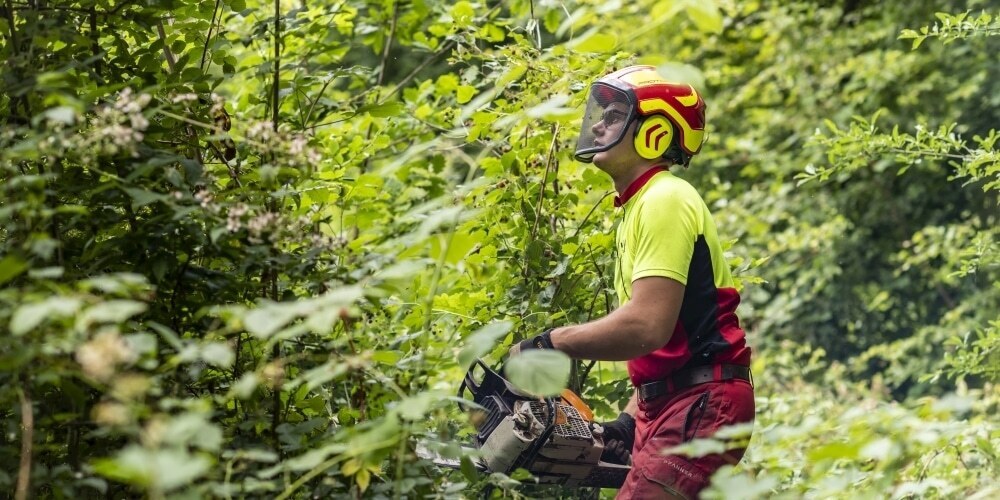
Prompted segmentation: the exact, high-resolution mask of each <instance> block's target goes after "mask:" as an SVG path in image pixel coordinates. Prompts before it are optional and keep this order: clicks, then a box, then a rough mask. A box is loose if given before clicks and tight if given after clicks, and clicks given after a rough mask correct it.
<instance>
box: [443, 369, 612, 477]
mask: <svg viewBox="0 0 1000 500" xmlns="http://www.w3.org/2000/svg"><path fill="white" fill-rule="evenodd" d="M477 367H478V368H479V369H481V370H482V372H483V375H482V380H480V381H477V380H476V377H475V376H474V371H475V370H476V369H477ZM466 390H468V391H469V393H470V394H471V395H472V397H473V402H474V403H476V405H478V407H477V408H475V409H473V410H472V411H474V412H479V414H478V415H477V416H476V418H474V419H473V421H474V422H476V424H477V425H476V430H477V434H476V436H475V445H476V446H477V447H478V448H479V450H480V452H481V455H482V465H483V466H485V468H486V469H487V470H489V471H490V472H503V473H505V474H510V473H512V472H514V470H516V469H518V468H524V469H526V470H528V471H529V472H531V473H532V474H533V475H535V476H536V477H537V478H538V481H539V483H541V484H560V485H564V486H568V487H600V488H618V487H620V486H621V485H622V483H623V482H624V481H625V476H626V475H627V474H628V472H629V470H631V467H629V466H627V465H619V464H613V463H608V462H604V461H602V460H601V453H603V451H604V429H603V428H602V427H601V426H600V425H599V424H597V423H594V422H593V421H592V418H593V417H592V415H591V414H590V411H589V409H587V408H585V407H584V408H579V407H578V406H580V405H582V402H580V401H579V399H578V398H576V397H575V395H572V396H569V397H567V398H546V399H537V398H533V397H531V396H526V395H523V394H521V393H519V392H518V391H517V390H516V389H514V387H513V386H512V385H511V384H510V382H508V381H507V380H506V379H505V378H503V377H502V376H500V375H499V374H498V373H496V372H495V371H493V370H491V369H490V368H489V367H487V366H486V365H485V364H483V363H482V361H476V363H475V364H474V365H473V366H472V368H471V369H470V370H469V372H468V373H467V374H466V376H465V380H464V382H463V383H462V387H461V388H460V389H459V396H463V395H464V393H465V391H466ZM571 394H572V393H571ZM570 401H573V403H571V402H570Z"/></svg>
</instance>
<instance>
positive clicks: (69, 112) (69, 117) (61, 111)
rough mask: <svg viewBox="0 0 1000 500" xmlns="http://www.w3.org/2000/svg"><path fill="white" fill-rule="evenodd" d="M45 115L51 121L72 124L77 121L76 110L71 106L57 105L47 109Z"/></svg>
mask: <svg viewBox="0 0 1000 500" xmlns="http://www.w3.org/2000/svg"><path fill="white" fill-rule="evenodd" d="M45 117H46V118H48V119H49V121H54V122H59V123H64V124H66V125H72V124H73V123H74V122H76V110H74V109H73V108H72V107H70V106H56V107H54V108H49V109H47V110H45Z"/></svg>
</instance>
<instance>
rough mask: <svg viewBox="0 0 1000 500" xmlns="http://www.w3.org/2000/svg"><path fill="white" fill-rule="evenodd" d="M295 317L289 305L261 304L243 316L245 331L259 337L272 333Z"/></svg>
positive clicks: (265, 336) (268, 335)
mask: <svg viewBox="0 0 1000 500" xmlns="http://www.w3.org/2000/svg"><path fill="white" fill-rule="evenodd" d="M294 318H295V311H293V310H292V309H291V308H289V307H276V306H267V305H265V306H261V307H258V308H257V309H253V310H251V311H250V312H248V313H247V314H246V316H244V317H243V324H244V326H245V327H246V329H247V331H248V332H250V333H252V334H253V335H256V336H257V337H260V338H267V337H270V336H271V335H274V334H275V333H276V332H277V331H278V330H280V329H281V328H282V327H284V326H285V325H287V324H288V322H289V321H291V320H292V319H294Z"/></svg>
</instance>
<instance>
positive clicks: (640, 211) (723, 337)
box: [511, 66, 754, 499]
mask: <svg viewBox="0 0 1000 500" xmlns="http://www.w3.org/2000/svg"><path fill="white" fill-rule="evenodd" d="M704 125H705V103H704V101H703V100H702V98H701V96H700V95H699V94H698V93H697V92H696V91H695V90H694V88H692V87H691V86H690V85H685V84H676V83H669V82H667V81H666V80H665V79H664V78H663V77H662V76H660V75H659V74H657V72H656V70H655V69H654V68H653V67H651V66H632V67H628V68H625V69H622V70H619V71H616V72H614V73H611V74H609V75H607V76H605V77H603V78H601V79H599V80H597V81H596V82H594V83H593V84H592V85H591V88H590V95H589V98H588V103H587V109H586V111H585V115H584V120H583V125H582V127H581V131H580V139H579V142H578V143H577V150H576V155H575V156H576V158H577V159H578V160H580V161H584V162H593V163H594V165H596V166H597V167H598V168H600V169H601V170H603V171H604V172H606V173H607V174H608V175H610V176H611V178H612V179H613V180H614V184H615V189H616V190H617V191H618V197H617V198H616V199H615V206H616V207H619V209H620V210H619V215H620V216H621V217H622V220H621V223H620V224H619V226H618V232H617V235H616V243H615V244H616V249H617V254H618V255H617V258H616V261H617V263H616V270H615V271H616V272H615V288H616V291H617V293H618V298H619V307H618V308H617V309H615V310H614V311H613V312H611V313H610V314H608V315H607V316H605V317H603V318H601V319H598V320H596V321H592V322H589V323H586V324H581V325H571V326H564V327H560V328H555V329H550V330H548V331H546V332H545V333H543V334H541V335H538V336H536V337H534V338H531V339H528V340H525V341H524V342H521V343H520V344H518V345H515V346H514V347H512V348H511V354H512V355H515V354H517V353H519V352H520V351H522V350H525V349H539V348H541V349H558V350H560V351H563V352H565V353H566V354H568V355H569V356H571V357H573V358H576V359H596V360H609V361H617V360H628V373H629V378H630V379H631V381H632V383H633V385H634V386H635V388H636V391H635V393H634V394H633V396H632V399H631V400H630V401H629V403H628V405H627V406H626V408H625V411H624V412H623V413H622V414H621V415H620V416H619V417H618V420H616V421H613V422H608V423H605V424H604V426H605V429H606V433H605V435H606V437H607V438H608V439H609V440H610V441H620V443H615V442H609V448H611V449H615V448H616V447H618V448H624V449H629V450H631V459H632V471H631V472H630V473H629V475H628V477H627V478H626V480H625V484H624V485H623V486H622V488H621V490H620V491H619V492H618V498H642V499H647V498H696V497H697V496H698V494H699V492H700V491H701V490H702V489H703V488H704V487H706V486H707V485H708V483H709V480H710V478H711V475H712V474H713V473H714V472H715V471H716V470H718V469H719V468H720V467H721V466H722V465H725V464H727V463H732V464H735V463H737V462H738V461H739V460H740V459H741V458H742V456H743V452H744V451H745V448H740V449H733V450H729V451H727V452H726V453H723V454H714V455H709V456H705V457H697V458H689V457H684V456H678V455H669V456H668V455H663V454H661V450H663V449H665V448H670V447H672V446H676V445H678V444H681V443H683V442H686V441H690V440H691V439H694V438H705V437H710V436H711V435H712V434H714V433H715V431H717V430H718V429H719V428H720V427H724V426H728V425H733V424H739V423H746V422H752V421H753V418H754V401H753V388H752V386H751V384H750V369H749V365H750V348H749V347H748V346H747V345H746V340H745V335H744V332H743V330H742V329H741V328H740V326H739V321H738V319H737V317H736V313H735V311H736V306H737V305H738V304H739V300H740V298H739V294H738V292H737V291H736V289H735V288H734V286H733V280H732V277H731V275H730V270H729V267H728V265H727V263H726V261H725V258H724V256H723V253H722V246H721V245H720V243H719V238H718V235H717V234H716V228H715V223H714V222H713V221H712V216H711V214H710V213H709V210H708V207H707V206H706V205H705V202H704V201H703V200H702V199H701V196H700V195H699V194H698V193H697V192H696V191H695V189H694V188H693V187H691V185H690V184H688V183H687V182H686V181H684V180H682V179H680V178H677V177H675V176H674V175H672V174H671V173H670V171H669V170H668V169H669V167H671V166H674V165H684V166H687V164H688V162H689V161H690V159H691V157H692V156H694V155H695V154H697V153H698V152H699V151H700V149H701V145H702V140H703V137H704ZM633 439H634V441H633ZM622 443H624V446H622ZM624 458H626V459H627V457H624Z"/></svg>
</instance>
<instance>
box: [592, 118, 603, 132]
mask: <svg viewBox="0 0 1000 500" xmlns="http://www.w3.org/2000/svg"><path fill="white" fill-rule="evenodd" d="M598 127H600V129H599V128H598ZM603 129H604V120H601V121H599V122H597V123H595V124H594V126H593V127H590V131H591V132H593V133H594V135H601V131H602V130H603Z"/></svg>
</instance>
